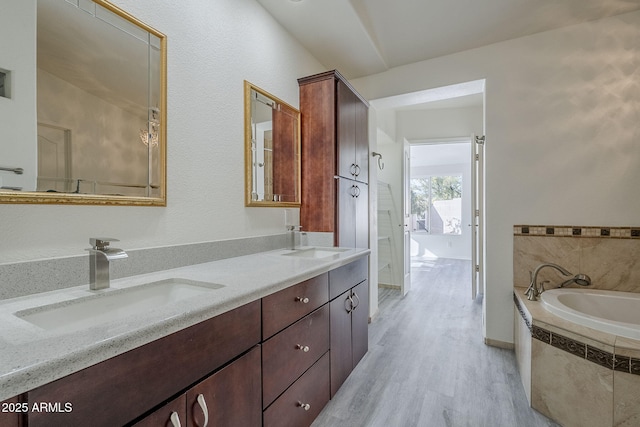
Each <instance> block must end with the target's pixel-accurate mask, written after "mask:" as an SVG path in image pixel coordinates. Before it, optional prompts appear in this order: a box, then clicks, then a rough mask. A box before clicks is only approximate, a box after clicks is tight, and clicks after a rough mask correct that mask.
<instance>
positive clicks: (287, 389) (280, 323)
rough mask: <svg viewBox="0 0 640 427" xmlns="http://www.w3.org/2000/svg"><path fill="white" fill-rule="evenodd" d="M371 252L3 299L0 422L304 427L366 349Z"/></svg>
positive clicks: (263, 259)
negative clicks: (0, 405) (96, 289)
mask: <svg viewBox="0 0 640 427" xmlns="http://www.w3.org/2000/svg"><path fill="white" fill-rule="evenodd" d="M368 253H369V250H368V249H347V248H332V247H327V248H320V247H316V248H299V249H296V250H288V249H281V250H276V251H269V252H262V253H257V254H253V255H247V256H241V257H235V258H229V259H223V260H219V261H214V262H208V263H204V264H197V265H192V266H188V267H182V268H177V269H172V270H166V271H160V272H156V273H150V274H144V275H140V276H133V277H129V278H126V279H118V280H114V281H112V282H111V286H110V287H109V288H107V289H104V290H100V291H91V290H89V286H81V287H75V288H68V289H64V290H58V291H51V292H45V293H42V294H35V295H30V296H25V297H20V298H14V299H11V300H5V301H2V302H0V321H1V322H2V324H3V325H5V326H4V327H3V328H2V330H1V331H0V342H2V346H1V350H0V401H2V408H0V409H1V411H0V425H2V426H5V425H6V426H14V425H15V426H25V425H28V426H50V425H65V426H74V425H92V426H100V425H104V426H114V425H137V426H157V425H169V426H171V425H173V426H185V425H187V426H191V425H197V426H204V425H242V426H260V425H264V426H276V425H277V426H282V425H292V426H301V425H309V424H311V423H312V421H313V420H314V419H315V417H316V416H317V415H318V414H319V413H320V411H321V410H322V408H323V407H324V405H325V404H326V403H327V402H328V401H329V399H330V398H331V397H333V396H334V394H335V393H336V391H337V390H338V388H339V387H340V385H341V384H342V383H343V382H344V380H345V379H346V378H347V377H348V375H349V373H350V372H351V371H352V369H353V368H354V367H355V365H356V364H357V363H358V362H359V361H360V359H361V358H362V357H363V356H364V354H365V353H366V352H367V346H368V338H367V325H368V316H369V313H368V300H369V295H368V288H369V284H368V280H367V279H368Z"/></svg>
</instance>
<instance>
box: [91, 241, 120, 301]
mask: <svg viewBox="0 0 640 427" xmlns="http://www.w3.org/2000/svg"><path fill="white" fill-rule="evenodd" d="M117 241H118V239H112V238H108V237H99V238H98V237H92V238H90V239H89V243H90V244H91V246H92V247H91V248H90V249H87V250H88V251H89V289H91V290H92V291H96V290H99V289H105V288H108V287H109V263H110V262H111V261H113V260H116V259H124V258H127V257H128V256H129V255H127V253H126V252H125V251H123V250H122V249H118V248H110V247H109V243H111V242H117Z"/></svg>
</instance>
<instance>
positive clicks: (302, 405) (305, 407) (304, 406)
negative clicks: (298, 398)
mask: <svg viewBox="0 0 640 427" xmlns="http://www.w3.org/2000/svg"><path fill="white" fill-rule="evenodd" d="M298 406H299V407H300V408H302V409H304V410H305V411H308V410H309V409H311V405H309V404H308V403H302V402H298Z"/></svg>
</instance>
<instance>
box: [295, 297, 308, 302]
mask: <svg viewBox="0 0 640 427" xmlns="http://www.w3.org/2000/svg"><path fill="white" fill-rule="evenodd" d="M296 301H298V302H301V303H303V304H309V298H307V297H296Z"/></svg>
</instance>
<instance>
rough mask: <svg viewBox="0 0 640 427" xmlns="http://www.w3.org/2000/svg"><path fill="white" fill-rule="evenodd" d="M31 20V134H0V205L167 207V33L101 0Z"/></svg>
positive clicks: (61, 5) (74, 0) (53, 4)
mask: <svg viewBox="0 0 640 427" xmlns="http://www.w3.org/2000/svg"><path fill="white" fill-rule="evenodd" d="M34 19H36V29H37V43H36V52H34V55H36V58H37V61H36V63H37V69H36V76H37V90H36V106H37V108H36V110H37V113H36V117H34V118H33V126H35V127H37V141H30V140H29V139H30V138H25V139H24V140H21V141H12V142H11V143H12V144H13V145H10V146H7V145H4V144H10V142H8V141H7V142H5V143H3V142H0V153H2V154H1V155H0V158H2V159H3V160H2V164H0V167H1V169H2V172H0V173H1V174H2V181H1V183H2V186H1V188H0V203H55V204H91V205H133V206H166V155H167V154H166V153H167V147H166V143H167V141H166V139H167V138H166V129H167V96H166V86H167V85H166V79H167V73H166V62H167V61H166V56H167V52H166V36H165V35H164V34H162V33H160V32H159V31H157V30H155V29H153V28H151V27H150V26H148V25H146V24H144V23H143V22H141V21H139V20H138V19H136V18H135V17H133V16H131V15H130V14H128V13H127V12H125V11H123V10H121V9H119V8H118V7H116V6H114V5H113V4H111V3H109V2H108V1H106V0H37V13H36V16H34ZM0 33H1V30H0ZM3 36H4V35H3ZM5 163H6V164H5Z"/></svg>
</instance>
